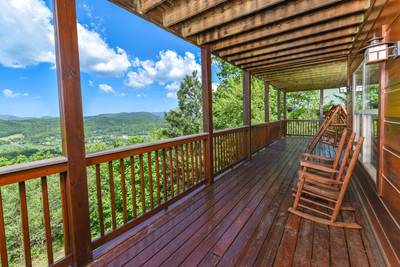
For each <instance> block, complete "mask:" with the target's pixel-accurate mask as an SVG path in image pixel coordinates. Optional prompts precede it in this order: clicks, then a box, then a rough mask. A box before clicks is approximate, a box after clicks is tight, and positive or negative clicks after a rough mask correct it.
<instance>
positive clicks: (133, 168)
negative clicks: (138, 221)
mask: <svg viewBox="0 0 400 267" xmlns="http://www.w3.org/2000/svg"><path fill="white" fill-rule="evenodd" d="M130 161H131V162H130V163H131V178H132V209H133V218H136V217H137V204H136V170H135V158H134V157H133V156H131V157H130Z"/></svg>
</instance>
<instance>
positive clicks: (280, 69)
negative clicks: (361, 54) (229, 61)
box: [253, 57, 346, 74]
mask: <svg viewBox="0 0 400 267" xmlns="http://www.w3.org/2000/svg"><path fill="white" fill-rule="evenodd" d="M345 62H346V61H345V57H342V58H333V59H322V60H317V61H312V62H300V63H298V64H296V63H294V64H290V65H285V66H281V67H276V68H268V69H263V70H262V71H259V72H257V73H258V74H269V73H276V72H284V71H287V72H289V71H296V70H299V71H301V70H307V69H309V68H312V67H320V68H323V67H325V66H326V65H328V64H331V63H337V64H342V63H345ZM253 73H255V72H253Z"/></svg>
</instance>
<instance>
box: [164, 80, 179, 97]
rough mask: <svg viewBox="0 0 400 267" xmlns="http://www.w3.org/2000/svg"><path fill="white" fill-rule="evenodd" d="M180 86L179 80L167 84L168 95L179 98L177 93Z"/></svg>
mask: <svg viewBox="0 0 400 267" xmlns="http://www.w3.org/2000/svg"><path fill="white" fill-rule="evenodd" d="M179 87H180V83H179V82H173V83H170V84H167V85H166V86H165V89H167V91H168V92H167V97H168V98H177V95H176V93H177V92H178V90H179Z"/></svg>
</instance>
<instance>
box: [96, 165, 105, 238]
mask: <svg viewBox="0 0 400 267" xmlns="http://www.w3.org/2000/svg"><path fill="white" fill-rule="evenodd" d="M95 168H96V191H97V212H98V215H99V225H100V235H101V236H103V235H104V213H103V200H102V196H101V174H100V164H96V167H95Z"/></svg>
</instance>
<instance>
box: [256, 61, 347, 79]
mask: <svg viewBox="0 0 400 267" xmlns="http://www.w3.org/2000/svg"><path fill="white" fill-rule="evenodd" d="M345 66H346V61H340V62H337V61H330V62H323V63H318V64H314V65H304V66H297V67H296V66H295V67H292V68H289V69H280V70H279V69H277V70H272V71H266V72H262V73H259V74H260V75H267V76H268V75H271V76H277V75H292V74H293V73H297V72H302V73H309V72H311V71H314V70H315V69H319V70H331V69H335V68H343V67H345Z"/></svg>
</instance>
